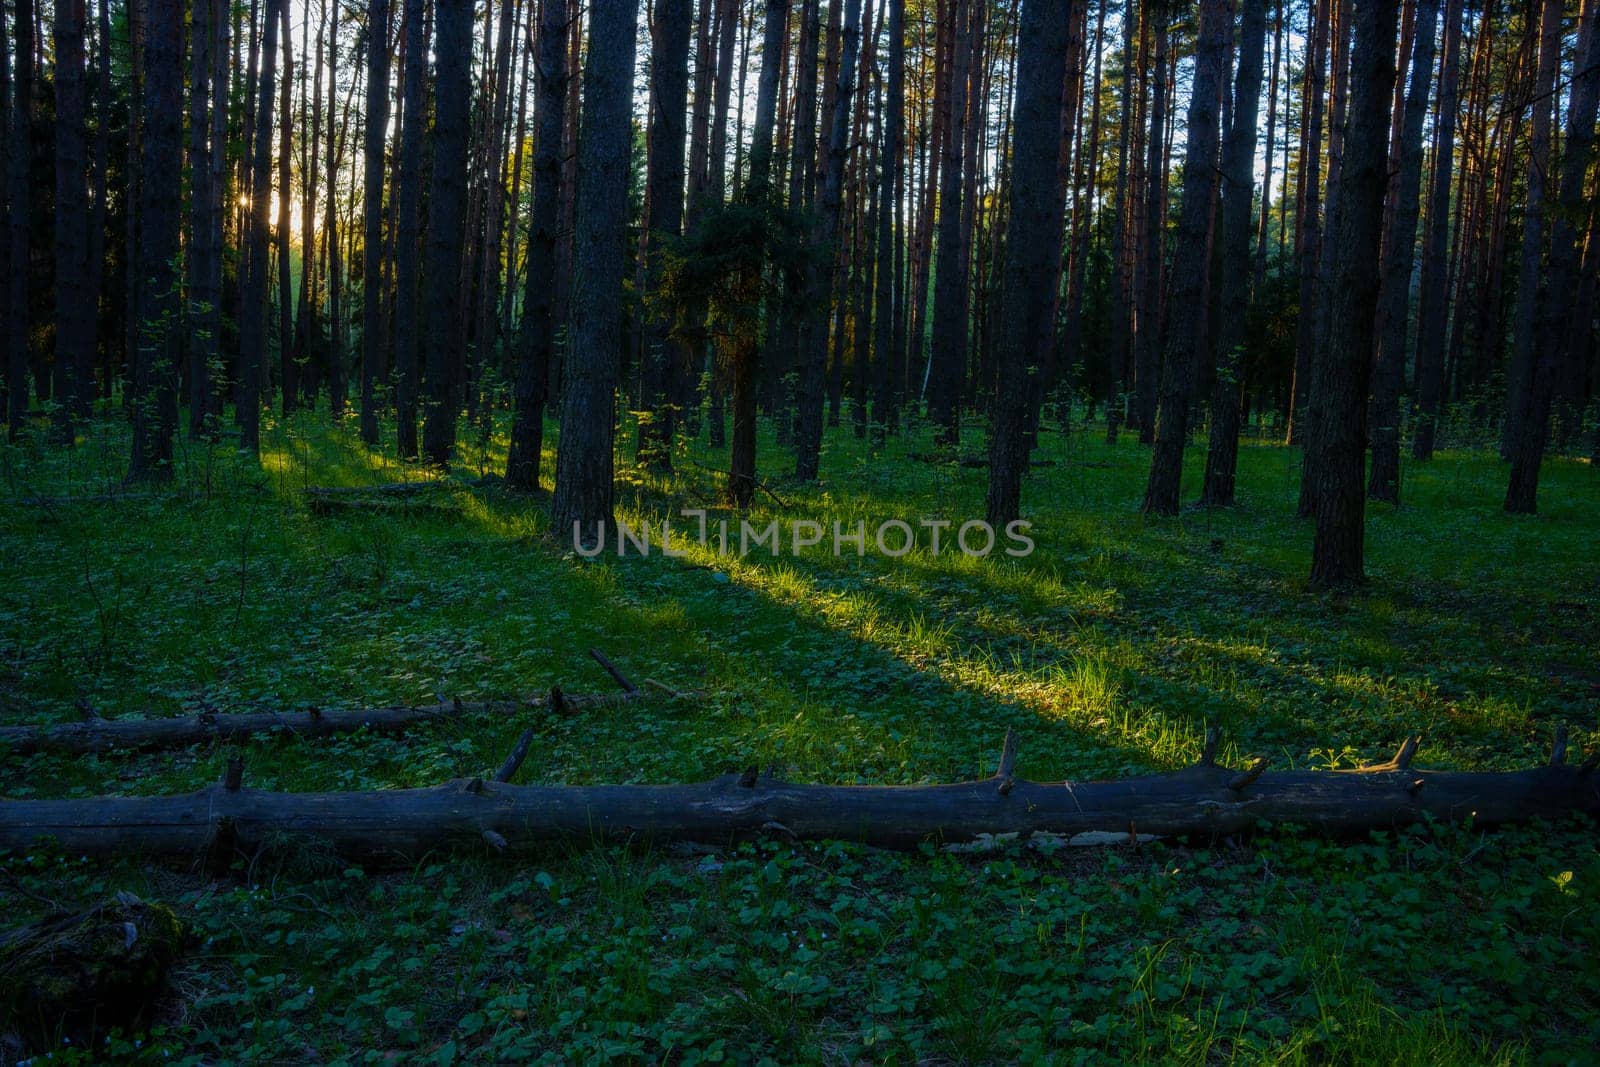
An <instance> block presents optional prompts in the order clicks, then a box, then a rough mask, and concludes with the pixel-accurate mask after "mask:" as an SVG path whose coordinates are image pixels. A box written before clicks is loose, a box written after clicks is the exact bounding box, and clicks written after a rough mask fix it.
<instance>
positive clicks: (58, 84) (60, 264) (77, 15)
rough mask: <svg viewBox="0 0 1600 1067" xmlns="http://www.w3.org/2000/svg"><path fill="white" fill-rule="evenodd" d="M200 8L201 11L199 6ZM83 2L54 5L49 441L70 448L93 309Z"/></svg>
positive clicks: (88, 357) (70, 0)
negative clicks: (53, 303) (52, 317)
mask: <svg viewBox="0 0 1600 1067" xmlns="http://www.w3.org/2000/svg"><path fill="white" fill-rule="evenodd" d="M201 6H204V5H203V4H202V5H201ZM84 23H85V12H84V0H56V9H55V61H56V62H55V112H56V136H55V142H56V168H55V170H56V174H55V177H56V202H55V259H56V285H55V289H56V336H55V373H54V378H55V381H54V385H53V387H52V393H53V396H52V399H53V400H54V401H55V406H54V409H53V411H52V413H51V422H52V426H51V430H52V434H51V435H52V437H54V438H55V439H56V440H57V441H59V442H62V443H65V444H71V443H72V440H73V426H72V419H73V416H74V414H76V412H77V411H78V409H79V397H80V396H81V395H84V393H85V391H86V389H87V387H88V383H87V382H86V381H80V380H79V377H78V371H79V369H80V368H82V367H86V366H88V365H89V363H90V361H91V360H92V358H93V353H94V335H95V308H94V298H93V295H92V294H91V293H90V292H89V291H88V284H87V283H88V280H89V262H88V255H89V251H88V237H89V235H88V221H89V204H88V195H87V193H88V187H87V185H86V184H85V182H86V180H87V174H86V171H87V164H86V161H85V156H84V152H85V149H84V140H85V137H84V107H83V64H84V60H83V32H84Z"/></svg>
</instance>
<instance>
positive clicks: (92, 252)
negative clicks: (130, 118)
mask: <svg viewBox="0 0 1600 1067" xmlns="http://www.w3.org/2000/svg"><path fill="white" fill-rule="evenodd" d="M219 6H220V5H219ZM98 21H99V33H98V35H97V36H98V39H97V41H96V44H95V68H96V70H97V71H98V73H99V79H98V81H99V84H98V86H97V89H98V92H97V93H96V102H95V136H94V173H93V175H92V177H91V178H90V180H89V185H90V188H92V189H93V190H94V207H93V209H92V212H91V215H90V217H89V262H88V267H87V269H88V276H89V282H88V285H89V306H90V308H91V309H93V314H94V316H95V322H96V327H97V333H98V326H99V324H100V322H101V318H100V293H101V289H102V287H103V284H104V281H105V259H106V212H107V205H108V190H107V188H106V187H107V185H108V184H109V183H108V182H107V180H106V172H107V170H108V169H109V167H110V161H111V12H110V0H100V7H99V14H98ZM227 32H228V30H227V23H226V21H224V22H223V23H222V25H221V27H220V28H219V33H220V34H221V35H222V37H221V40H224V41H225V40H226V39H227V37H226V35H227ZM224 53H226V48H224ZM223 61H224V62H225V61H226V55H225V54H224V58H223ZM3 112H4V107H3V106H0V113H3ZM0 121H3V120H0ZM219 169H220V168H215V167H214V168H213V175H214V177H213V181H214V182H220V178H219V177H216V175H217V172H218V170H219ZM3 180H4V175H0V181H3ZM220 196H221V186H220V184H213V186H212V202H213V205H216V204H217V203H219V201H220ZM4 240H5V235H4V230H3V229H0V242H3V241H4ZM3 258H4V256H3V255H0V259H3ZM210 261H211V264H212V267H213V273H214V276H216V277H217V278H218V279H219V280H218V283H217V285H216V286H215V291H217V292H219V293H220V291H221V288H222V285H221V281H220V278H221V272H222V239H221V226H220V219H219V220H218V225H217V229H216V238H215V243H214V244H213V246H212V249H211V260H210ZM4 299H5V289H4V285H3V283H0V301H3V300H4ZM212 312H213V314H214V315H215V316H216V321H215V322H213V323H212V324H211V331H212V336H214V337H215V336H217V335H218V328H219V326H220V324H221V313H220V309H217V308H215V307H213V309H212ZM118 336H120V334H119V335H118ZM96 349H103V350H104V351H105V352H106V353H107V358H106V360H105V361H104V362H105V363H106V364H109V363H110V362H111V359H110V353H112V352H114V351H115V352H118V353H120V348H118V347H117V346H115V344H114V343H113V340H112V338H110V337H101V338H100V343H99V344H97V345H96ZM97 356H98V352H97V351H91V352H89V359H90V363H89V364H88V365H87V366H84V367H80V368H79V370H78V381H80V382H82V383H83V390H82V392H81V393H80V394H79V396H78V402H79V407H78V415H79V416H80V417H82V418H88V417H89V415H90V414H91V412H92V410H93V404H94V400H95V396H96V394H97V393H99V392H101V389H100V387H99V386H98V384H97V383H96V380H95V376H96V366H97V363H98V362H99V361H98V360H97ZM112 377H113V375H112V373H111V371H110V369H109V366H108V367H107V369H106V372H105V376H104V383H105V384H104V390H103V392H104V394H109V393H110V392H111V380H112Z"/></svg>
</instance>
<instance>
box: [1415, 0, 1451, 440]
mask: <svg viewBox="0 0 1600 1067" xmlns="http://www.w3.org/2000/svg"><path fill="white" fill-rule="evenodd" d="M1460 54H1461V0H1445V9H1444V59H1443V62H1442V64H1441V66H1440V68H1439V118H1438V122H1437V124H1436V125H1435V127H1434V133H1433V173H1432V174H1431V176H1430V179H1429V180H1430V188H1429V191H1428V217H1427V224H1426V228H1425V230H1424V236H1423V249H1422V279H1421V286H1420V290H1421V291H1420V293H1419V294H1418V298H1417V353H1416V371H1415V375H1416V383H1415V384H1416V404H1417V414H1416V426H1415V428H1414V429H1413V431H1412V440H1411V455H1412V457H1413V458H1414V459H1418V460H1421V461H1423V462H1427V461H1428V460H1430V459H1432V458H1433V441H1434V431H1435V428H1436V426H1437V423H1438V417H1439V405H1440V402H1441V399H1442V394H1443V390H1444V349H1445V341H1446V336H1445V335H1446V325H1447V317H1448V315H1449V306H1448V300H1449V292H1450V278H1449V268H1448V266H1447V263H1446V253H1447V251H1448V248H1447V246H1448V244H1449V240H1450V184H1451V167H1452V164H1453V163H1454V160H1455V128H1456V76H1457V73H1456V72H1457V66H1458V64H1459V61H1460V59H1459V57H1460ZM1458 317H1460V315H1459V313H1458Z"/></svg>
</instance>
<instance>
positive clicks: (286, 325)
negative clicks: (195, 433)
mask: <svg viewBox="0 0 1600 1067" xmlns="http://www.w3.org/2000/svg"><path fill="white" fill-rule="evenodd" d="M279 12H280V18H281V19H282V22H283V25H282V28H281V30H280V32H281V33H282V35H283V40H282V44H283V77H282V78H280V79H279V80H278V85H279V90H278V92H279V97H278V111H279V116H278V117H279V120H280V125H279V127H278V190H277V192H278V249H277V251H278V369H279V373H280V374H281V377H280V378H279V380H278V384H279V385H280V386H281V387H282V389H283V394H282V402H283V413H284V414H285V415H288V414H289V413H290V412H291V411H293V410H294V409H295V407H296V405H297V404H298V403H299V399H300V363H299V359H300V353H299V352H297V351H295V346H294V279H293V275H292V268H293V260H292V259H291V258H290V247H289V238H290V229H289V216H290V213H291V212H292V211H293V208H292V207H291V206H290V205H291V204H292V203H293V201H294V188H293V186H292V184H291V180H290V170H289V164H290V151H291V149H292V145H293V143H294V113H293V111H292V110H291V105H292V102H293V101H292V98H291V96H290V89H291V87H292V85H293V82H294V42H293V40H292V38H291V35H290V33H289V7H288V5H287V4H284V5H282V6H281V7H280V8H279Z"/></svg>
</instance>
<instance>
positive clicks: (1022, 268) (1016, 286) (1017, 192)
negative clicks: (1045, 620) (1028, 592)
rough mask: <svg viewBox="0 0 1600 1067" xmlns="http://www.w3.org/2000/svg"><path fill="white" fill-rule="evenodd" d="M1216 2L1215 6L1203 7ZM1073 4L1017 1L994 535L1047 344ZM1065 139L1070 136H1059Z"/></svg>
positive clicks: (1007, 500)
mask: <svg viewBox="0 0 1600 1067" xmlns="http://www.w3.org/2000/svg"><path fill="white" fill-rule="evenodd" d="M1208 2H1212V3H1220V2H1221V0H1208ZM1072 3H1073V0H1023V4H1022V13H1021V19H1022V21H1021V34H1020V39H1019V52H1018V55H1017V84H1018V88H1017V97H1016V105H1015V118H1014V119H1013V123H1014V132H1013V135H1012V136H1013V138H1014V141H1013V159H1012V172H1011V182H1010V186H1009V190H1008V198H1009V203H1008V207H1009V212H1008V213H1009V216H1010V222H1009V232H1010V234H1011V237H1010V239H1009V240H1008V241H1007V242H1006V249H1005V268H1004V269H1005V277H1004V280H1003V282H1002V289H1001V312H1000V315H1001V331H1002V341H1001V344H1000V348H999V351H998V353H997V359H998V367H997V378H998V381H997V391H996V395H995V412H994V430H993V435H992V438H991V440H990V444H989V490H988V500H987V515H988V521H989V525H990V526H991V527H993V528H994V529H996V530H1001V529H1004V528H1005V527H1007V526H1008V525H1009V524H1010V523H1011V522H1013V521H1015V520H1016V519H1017V518H1018V517H1019V515H1020V514H1021V499H1022V475H1023V472H1024V471H1025V470H1026V469H1027V466H1028V449H1027V425H1026V422H1027V415H1028V410H1029V406H1030V404H1031V400H1032V397H1031V395H1030V393H1031V388H1032V380H1033V378H1034V376H1035V374H1036V368H1037V367H1039V366H1040V365H1041V364H1042V363H1044V362H1045V361H1046V360H1047V359H1048V358H1049V353H1050V349H1051V348H1052V347H1053V346H1054V344H1055V322H1054V314H1053V312H1054V310H1055V306H1056V292H1055V284H1054V279H1055V277H1056V263H1055V262H1053V260H1059V259H1060V256H1061V240H1062V228H1063V225H1064V218H1063V215H1062V205H1061V203H1060V202H1059V196H1058V190H1059V187H1060V185H1059V180H1058V179H1059V164H1060V159H1059V157H1060V154H1061V142H1062V137H1063V132H1064V131H1063V128H1062V119H1061V114H1062V92H1061V87H1062V84H1063V82H1064V81H1065V79H1066V65H1067V60H1066V53H1067V44H1066V40H1067V27H1068V25H1069V23H1070V22H1071V21H1072V20H1073V19H1072V15H1073V12H1072V11H1071V7H1072ZM1065 132H1068V133H1070V131H1065Z"/></svg>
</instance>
